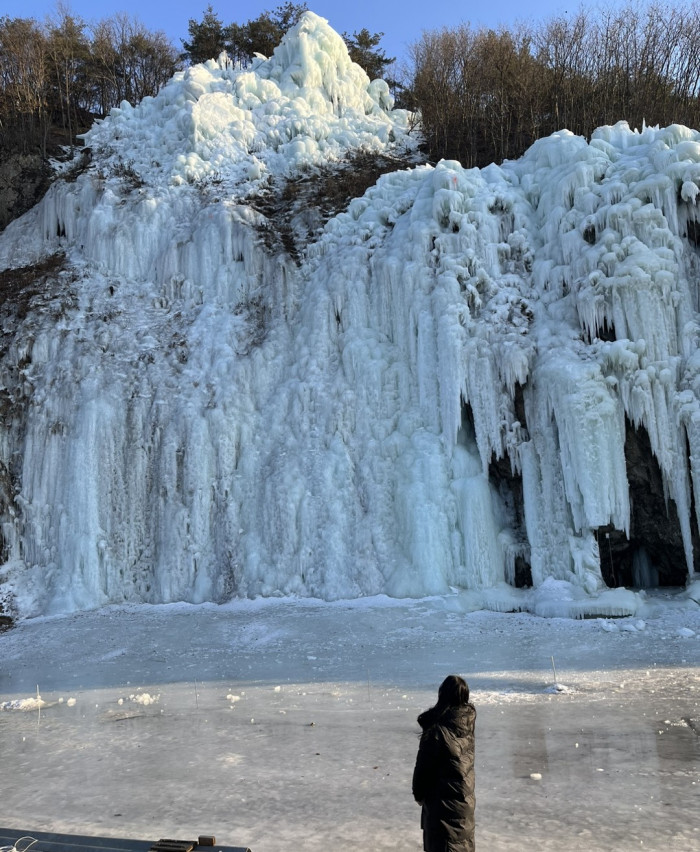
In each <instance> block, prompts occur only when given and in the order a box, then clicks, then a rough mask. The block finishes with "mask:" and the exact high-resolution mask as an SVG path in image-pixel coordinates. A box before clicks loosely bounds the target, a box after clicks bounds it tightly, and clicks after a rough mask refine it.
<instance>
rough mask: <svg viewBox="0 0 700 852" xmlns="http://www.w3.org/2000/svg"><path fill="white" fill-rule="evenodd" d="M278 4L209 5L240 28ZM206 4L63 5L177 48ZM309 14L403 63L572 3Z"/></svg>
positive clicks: (387, 5)
mask: <svg viewBox="0 0 700 852" xmlns="http://www.w3.org/2000/svg"><path fill="white" fill-rule="evenodd" d="M280 3H281V0H257V2H250V0H243V2H237V3H235V4H228V3H224V2H217V0H213V1H212V2H211V5H212V6H213V8H214V11H215V12H216V13H217V14H218V16H219V18H220V19H221V20H222V22H223V23H225V24H227V23H232V22H233V21H236V22H238V23H244V22H245V21H248V20H250V19H251V18H256V17H257V16H258V15H259V14H260V13H261V12H262V11H264V10H268V9H275V8H276V7H277V6H278V5H280ZM208 4H209V0H198V2H193V0H150V2H148V3H143V2H142V0H101V2H99V3H95V2H90V0H70V2H67V3H65V5H66V6H67V7H68V8H69V9H70V10H71V11H72V13H73V14H75V15H77V16H80V17H82V18H83V19H84V20H85V21H87V22H88V23H89V22H91V21H97V20H100V19H102V18H107V17H111V16H112V15H114V14H116V13H118V12H126V13H127V14H128V15H130V16H133V17H137V18H138V19H139V20H141V21H142V22H143V23H144V24H145V25H146V26H147V27H148V28H149V29H151V30H163V31H164V32H165V33H166V35H167V36H168V37H169V38H170V39H171V41H172V42H173V43H174V44H175V45H176V46H177V47H178V48H179V47H180V44H181V39H183V38H186V37H187V22H188V20H189V19H190V18H194V19H195V20H201V18H202V15H203V12H204V10H205V9H206V7H207V5H208ZM307 5H308V7H309V9H311V10H312V11H314V12H316V14H318V15H321V16H322V17H324V18H327V19H328V21H329V23H330V24H331V26H332V27H333V28H334V29H335V30H336V31H337V32H339V33H341V34H342V33H343V32H349V33H352V32H355V31H358V30H361V29H362V28H363V27H366V28H367V29H368V30H370V32H373V33H375V32H383V33H384V34H385V36H384V39H383V40H382V43H381V46H382V47H383V48H384V50H385V52H386V53H387V55H389V56H393V57H396V58H397V59H398V60H402V59H405V58H406V56H407V52H408V46H409V45H411V44H412V43H414V42H415V41H417V40H418V39H419V38H420V35H421V32H422V31H423V30H431V29H439V28H441V27H444V26H451V25H454V24H458V23H460V22H468V23H470V24H472V25H473V26H475V27H479V26H486V27H494V28H497V27H498V26H499V25H507V26H509V25H512V24H513V23H514V22H516V21H541V20H545V19H548V18H551V17H553V16H555V15H559V14H565V13H573V12H574V11H575V10H576V9H578V8H579V4H578V3H574V2H568V0H534V2H533V3H530V4H528V5H527V6H524V5H523V4H522V3H521V2H518V0H501V2H500V3H494V4H488V3H487V4H479V5H478V6H477V5H476V4H471V3H465V2H459V0H458V2H456V3H455V2H454V0H433V2H431V3H430V4H427V5H426V4H425V3H424V2H423V0H403V2H397V0H390V2H383V3H377V2H371V0H356V2H354V3H352V4H349V3H340V2H338V0H315V2H308V3H307ZM56 6H57V4H56V3H52V2H47V0H4V2H3V3H2V4H1V5H0V15H2V16H4V15H7V16H9V17H11V18H28V17H31V18H36V19H37V20H44V19H45V18H46V17H50V16H51V15H53V14H55V11H56Z"/></svg>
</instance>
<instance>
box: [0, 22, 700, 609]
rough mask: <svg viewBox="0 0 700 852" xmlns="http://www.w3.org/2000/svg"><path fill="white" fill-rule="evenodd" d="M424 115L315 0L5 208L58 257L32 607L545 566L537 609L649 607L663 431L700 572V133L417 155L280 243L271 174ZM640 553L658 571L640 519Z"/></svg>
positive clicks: (6, 516) (28, 469) (25, 357)
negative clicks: (699, 547)
mask: <svg viewBox="0 0 700 852" xmlns="http://www.w3.org/2000/svg"><path fill="white" fill-rule="evenodd" d="M409 128H410V116H408V115H407V114H406V113H405V112H403V111H397V110H393V109H392V102H391V97H390V95H389V90H388V88H387V87H386V84H384V83H383V82H381V81H374V82H370V81H369V80H368V78H367V77H366V75H365V74H364V72H363V71H362V70H361V69H360V68H359V67H358V66H355V65H353V64H352V63H351V62H350V60H349V57H348V55H347V50H346V49H345V46H344V44H343V42H342V39H341V38H340V37H339V36H338V35H337V34H336V33H334V32H333V31H332V30H331V29H330V27H329V26H328V25H327V23H326V22H325V21H324V20H323V19H321V18H318V17H317V16H315V15H313V14H312V13H308V14H306V15H305V16H304V17H303V19H302V20H301V22H300V23H299V25H298V26H297V27H295V28H294V29H293V30H291V31H290V32H289V33H288V35H287V36H286V38H285V40H284V41H283V43H282V44H281V45H280V46H279V47H278V48H277V50H276V51H275V53H274V55H273V56H272V57H271V58H270V59H267V60H262V59H260V60H258V61H256V63H255V65H254V66H253V67H252V68H251V69H249V70H242V69H240V68H234V67H231V65H230V63H229V62H228V61H227V59H226V57H225V56H222V57H221V58H220V59H219V61H218V62H208V63H205V64H204V65H199V66H195V67H193V68H191V69H188V70H187V71H186V72H184V73H181V74H178V75H176V76H175V77H174V79H173V80H172V81H171V82H170V84H169V85H168V86H166V87H165V88H164V89H163V91H162V92H161V93H160V94H159V95H158V96H157V97H156V98H153V99H146V100H144V101H143V102H142V103H141V104H140V105H139V106H138V107H136V108H132V107H130V106H128V105H126V104H124V105H122V107H121V108H120V109H118V110H115V111H113V112H112V114H111V115H110V116H109V117H108V118H107V119H105V120H104V121H103V122H101V123H98V124H97V125H96V126H95V127H94V128H93V129H92V130H91V131H90V132H89V133H88V134H87V135H86V138H85V143H86V145H87V146H88V147H89V148H90V150H91V153H92V162H91V164H90V166H89V168H87V170H86V171H85V172H84V173H83V174H81V175H79V176H78V177H77V179H75V180H73V181H69V180H63V181H59V182H57V183H55V184H54V186H53V187H52V189H51V190H50V191H49V193H48V194H47V196H46V197H45V199H44V200H43V201H42V202H41V203H40V204H39V205H38V206H37V207H36V208H35V209H34V210H32V211H30V212H29V213H28V214H26V215H25V216H24V217H23V218H22V219H20V220H18V221H16V222H14V223H12V224H11V225H10V226H9V227H8V228H7V229H6V231H5V232H4V234H2V235H0V268H5V269H11V268H16V267H27V266H29V265H31V264H40V263H41V262H42V261H44V260H45V259H46V258H47V257H50V256H52V255H53V254H54V253H56V252H57V251H63V252H65V255H66V261H65V263H64V264H63V266H62V267H61V268H60V269H59V270H58V271H57V272H56V273H55V274H54V275H53V277H51V276H49V277H48V278H47V280H46V282H45V284H44V288H45V289H44V292H43V293H42V294H40V296H39V297H37V299H36V300H35V302H34V303H33V307H32V308H31V309H30V310H29V311H28V313H27V315H26V317H24V318H22V319H21V320H20V321H17V320H16V319H15V324H14V325H13V327H12V328H11V329H9V330H8V328H7V327H6V329H5V337H6V341H7V342H6V346H5V353H4V357H3V360H2V364H1V371H0V385H1V386H2V398H3V408H2V411H3V418H4V424H5V425H4V428H3V431H2V437H1V442H0V473H1V474H2V477H0V480H1V482H0V486H1V487H0V509H1V510H2V517H1V520H2V535H3V541H4V557H5V558H4V562H5V564H4V566H3V567H2V569H0V582H1V583H2V585H0V594H2V595H3V596H4V597H5V600H6V602H7V601H10V603H11V604H14V606H15V607H16V608H17V609H18V610H19V611H20V612H22V613H25V614H36V613H46V612H68V611H72V610H76V609H83V608H90V607H96V606H101V605H103V604H106V603H110V602H121V601H146V602H170V601H177V600H186V601H191V602H202V601H220V600H224V599H227V598H229V597H231V596H235V595H238V596H255V595H266V596H267V595H305V596H317V597H321V598H326V599H337V598H352V597H358V596H364V595H372V594H380V593H383V594H388V595H391V596H399V597H400V596H421V595H432V594H444V593H447V592H449V591H450V590H453V589H459V590H466V593H469V594H471V593H473V594H477V595H479V596H480V597H479V600H480V601H481V602H482V603H483V604H484V605H490V606H493V607H494V608H501V609H508V608H518V604H517V602H514V601H515V596H514V594H511V593H512V592H513V586H514V585H516V584H517V585H522V584H526V585H527V584H531V585H532V587H533V589H532V596H533V597H532V600H533V601H534V603H533V604H532V606H533V607H534V608H535V610H537V607H539V608H540V609H541V610H542V614H562V613H566V612H569V613H571V612H574V614H582V613H583V612H585V611H586V605H585V604H584V603H582V601H583V599H585V598H586V597H587V596H591V595H595V594H602V597H601V598H599V600H600V606H599V612H600V613H601V614H610V615H615V614H630V613H632V612H634V608H635V604H634V595H633V594H632V593H629V592H625V591H624V590H623V589H619V590H606V589H605V582H604V579H606V580H608V581H609V579H610V578H609V576H608V575H607V574H605V576H604V573H603V572H602V571H601V560H602V559H603V560H604V559H605V558H606V554H605V553H603V552H602V550H603V548H602V547H599V541H601V542H608V549H609V550H610V553H612V549H611V547H610V545H609V542H610V536H611V535H612V536H613V538H614V540H615V541H619V540H627V538H629V537H634V530H631V526H632V523H631V519H632V513H633V508H634V507H633V506H632V503H633V502H634V501H631V499H630V481H629V471H628V463H627V460H626V444H627V441H628V436H629V434H637V432H640V433H641V432H642V431H643V432H644V434H646V435H648V442H649V446H650V453H649V454H650V455H651V456H653V459H655V461H654V464H655V465H657V466H658V470H659V472H660V477H661V479H662V482H663V495H664V498H665V500H666V506H667V508H668V507H671V508H673V510H674V512H675V515H674V517H677V521H678V536H679V541H680V542H682V545H681V550H682V553H683V556H684V560H685V561H684V566H683V568H682V573H686V572H692V571H693V569H694V561H693V560H694V555H693V548H694V539H697V523H698V519H697V506H698V499H697V495H698V489H699V488H700V462H699V461H698V460H699V459H700V405H699V400H700V355H699V354H698V310H699V305H698V300H699V292H698V283H697V282H698V257H699V255H698V248H697V244H698V243H700V226H699V225H698V219H700V217H698V215H697V207H696V198H697V195H698V192H699V191H700V133H698V132H696V131H693V130H689V129H687V128H684V127H679V126H673V127H669V128H666V129H658V128H645V129H643V131H642V132H637V131H632V130H631V129H630V128H629V127H627V126H626V125H625V124H618V125H616V126H615V127H605V128H601V129H599V130H598V131H596V133H595V134H594V135H593V137H592V139H591V140H590V142H587V141H586V140H585V139H583V138H580V137H577V136H574V135H572V134H571V133H568V132H566V131H562V132H560V133H557V134H555V135H554V136H552V137H550V138H548V139H543V140H540V141H539V142H537V143H536V144H535V145H533V147H532V148H531V149H530V150H529V151H528V152H527V153H526V154H525V155H524V156H523V157H522V158H521V159H520V160H517V161H513V162H506V163H504V164H503V165H502V166H500V167H498V166H495V165H492V166H490V167H488V168H486V169H482V170H476V169H471V170H467V169H463V168H462V167H461V166H460V165H459V164H458V163H456V162H441V163H439V164H437V166H435V167H428V166H422V167H417V168H413V169H407V170H402V171H396V172H393V173H390V174H386V175H384V176H383V177H382V178H380V180H379V181H378V182H377V183H376V185H374V186H373V187H372V188H370V189H369V190H368V191H367V192H366V193H365V194H364V196H362V197H360V198H356V199H355V200H353V201H352V202H351V203H350V205H349V206H348V208H347V210H346V211H345V212H343V213H341V214H339V215H337V216H335V217H334V218H332V219H331V220H330V221H329V222H328V223H327V225H326V226H325V228H324V229H323V231H322V232H321V233H317V234H314V235H313V238H311V239H309V241H308V243H307V244H306V245H305V246H303V247H302V249H301V251H300V252H299V255H298V257H292V256H291V255H290V253H289V252H287V251H285V248H284V246H283V244H282V243H280V242H279V241H278V242H275V239H274V233H273V234H272V237H271V238H270V231H271V229H272V226H271V221H270V220H269V219H267V218H266V216H265V214H264V213H263V212H261V210H260V206H259V205H256V203H255V199H256V198H258V197H259V195H260V193H263V192H266V191H267V192H269V191H270V189H271V188H272V190H273V191H274V192H277V193H278V194H279V195H280V197H281V192H282V191H281V187H282V186H283V182H284V181H285V180H286V179H288V178H293V177H295V176H298V175H300V174H303V175H306V176H307V178H310V179H312V178H313V176H314V174H316V172H315V171H314V170H317V169H319V168H320V167H323V166H327V165H328V164H329V163H341V162H342V160H343V158H345V157H347V156H348V155H350V154H352V152H355V151H362V152H365V153H370V154H382V153H386V152H390V151H395V150H398V149H407V148H411V147H413V146H415V140H414V139H413V137H412V136H411V134H410V132H409ZM280 203H281V202H280ZM649 454H648V455H649ZM669 511H670V508H669ZM633 566H634V567H633V568H630V571H631V572H633V577H634V578H636V579H637V580H638V581H639V582H637V583H636V584H635V585H639V586H644V585H648V584H650V583H651V582H653V578H654V576H655V574H654V572H655V571H656V572H657V576H658V565H657V564H656V562H655V559H654V557H653V554H650V553H649V552H647V550H646V549H645V547H644V546H643V543H640V544H639V546H638V547H636V549H635V554H634V560H633ZM606 570H611V569H610V566H608V567H607V568H606ZM629 585H632V583H629Z"/></svg>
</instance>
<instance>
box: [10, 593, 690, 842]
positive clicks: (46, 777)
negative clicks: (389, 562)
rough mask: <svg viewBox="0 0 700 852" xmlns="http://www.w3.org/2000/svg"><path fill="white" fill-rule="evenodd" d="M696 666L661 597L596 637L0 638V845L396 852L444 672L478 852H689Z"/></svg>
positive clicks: (592, 624) (65, 631)
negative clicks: (208, 836) (450, 687)
mask: <svg viewBox="0 0 700 852" xmlns="http://www.w3.org/2000/svg"><path fill="white" fill-rule="evenodd" d="M699 652H700V608H699V607H698V606H697V604H695V603H693V602H692V601H691V600H689V599H688V598H687V597H686V596H676V597H671V596H670V595H669V596H661V595H657V596H650V597H647V598H646V603H645V605H644V608H643V616H642V617H640V616H635V617H632V618H624V619H615V620H603V619H590V620H564V619H543V618H538V617H535V616H532V615H529V614H523V613H520V614H513V613H511V614H499V613H493V612H471V613H467V612H464V611H463V607H462V606H461V604H460V598H459V597H458V596H448V597H440V598H432V599H422V600H418V601H410V602H409V601H396V600H391V599H388V598H374V599H369V600H365V601H364V602H363V601H350V602H337V603H334V604H329V603H322V602H318V601H300V600H289V599H287V600H267V601H262V600H257V601H237V602H234V603H231V604H228V605H225V606H214V605H211V604H204V605H200V606H192V605H186V604H177V605H175V604H174V605H168V606H156V607H149V606H139V607H129V608H124V607H119V608H116V607H115V608H107V609H103V610H99V611H94V612H87V613H81V614H74V615H70V616H62V617H56V618H46V619H33V620H26V621H22V622H20V623H19V624H18V626H17V627H16V628H15V629H13V630H11V631H9V632H7V633H4V634H2V635H0V660H1V661H2V662H1V663H0V705H2V707H3V708H5V709H4V710H0V743H1V749H2V798H1V799H0V823H1V824H5V825H8V826H10V827H13V828H17V829H22V830H31V829H34V830H36V831H39V830H57V831H65V832H74V833H84V834H104V835H112V836H123V837H135V836H138V837H143V838H145V839H149V838H154V839H157V838H159V837H164V836H177V837H196V836H197V834H199V833H212V834H215V835H216V836H217V838H218V840H219V842H221V843H224V844H230V845H244V844H247V845H249V846H250V847H251V849H252V850H253V852H287V850H289V852H291V850H299V849H304V850H305V852H327V850H369V852H380V850H402V852H407V851H408V850H419V849H420V847H421V843H420V831H419V825H418V820H419V812H418V808H417V806H416V805H415V804H414V803H413V802H412V799H411V790H410V781H411V772H412V769H413V760H414V757H415V751H416V746H417V734H418V726H417V724H416V722H415V718H416V716H417V714H418V712H419V711H421V710H423V709H425V708H426V707H427V706H429V705H430V704H432V703H433V701H434V698H435V693H436V687H437V685H438V684H439V682H440V681H441V680H442V678H443V677H444V676H445V675H446V674H449V673H451V672H459V673H462V674H464V675H465V676H466V677H467V678H468V680H469V682H470V685H471V688H472V693H473V697H474V700H475V703H476V706H477V708H478V714H479V715H478V721H477V726H478V727H477V848H479V849H480V850H482V852H483V850H488V852H500V850H504V852H505V850H524V849H536V850H552V852H554V850H557V852H562V850H567V852H568V850H587V852H588V851H589V850H600V852H603V850H605V852H610V850H616V852H625V850H638V849H647V850H649V849H651V850H672V852H691V850H697V849H699V848H700V828H699V827H698V821H697V803H698V794H699V793H700V740H699V738H698V735H699V733H700V667H699V665H698V661H699V659H700V653H699ZM552 658H554V664H555V666H556V674H557V683H558V684H559V687H558V689H557V688H555V687H554V673H553V670H552ZM37 689H38V691H39V694H40V697H41V709H40V710H39V707H38V705H37V700H36V696H37ZM533 776H534V777H533ZM538 776H541V777H538Z"/></svg>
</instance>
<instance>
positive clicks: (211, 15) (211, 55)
mask: <svg viewBox="0 0 700 852" xmlns="http://www.w3.org/2000/svg"><path fill="white" fill-rule="evenodd" d="M187 31H188V32H189V34H190V40H189V41H185V40H184V39H182V46H183V47H184V48H185V50H184V52H183V54H182V59H185V60H188V61H189V62H190V63H191V64H192V65H196V64H197V63H198V62H206V61H207V59H216V58H217V57H218V56H219V54H220V53H221V51H222V50H225V49H226V41H227V38H226V37H227V31H226V28H225V27H224V25H223V24H222V23H221V21H220V19H219V16H218V15H217V14H216V12H215V11H214V9H213V8H212V6H207V8H206V11H205V12H204V16H203V18H202V20H201V21H196V20H195V19H194V18H190V20H189V23H188V24H187Z"/></svg>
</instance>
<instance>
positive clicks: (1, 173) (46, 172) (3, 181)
mask: <svg viewBox="0 0 700 852" xmlns="http://www.w3.org/2000/svg"><path fill="white" fill-rule="evenodd" d="M50 182H51V169H50V167H49V165H48V163H47V161H46V160H45V159H44V158H43V157H42V156H41V155H39V154H7V155H5V156H3V157H2V159H0V231H2V230H4V228H6V227H7V225H8V224H9V223H10V222H12V220H13V219H16V218H17V217H18V216H21V215H22V214H23V213H26V212H27V210H29V209H30V208H31V207H33V206H34V205H35V204H36V203H37V202H38V201H39V200H40V199H41V198H42V196H43V195H44V193H45V192H46V190H47V189H48V187H49V184H50Z"/></svg>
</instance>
